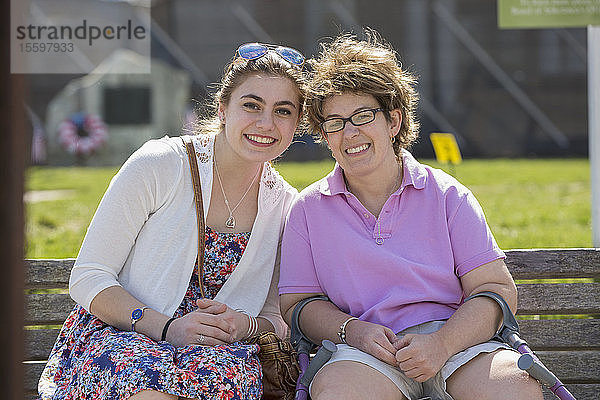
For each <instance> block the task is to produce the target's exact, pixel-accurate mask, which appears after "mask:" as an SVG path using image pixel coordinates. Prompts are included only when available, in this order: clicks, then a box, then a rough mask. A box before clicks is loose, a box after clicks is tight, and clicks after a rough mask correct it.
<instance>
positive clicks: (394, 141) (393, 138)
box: [390, 135, 396, 143]
mask: <svg viewBox="0 0 600 400" xmlns="http://www.w3.org/2000/svg"><path fill="white" fill-rule="evenodd" d="M390 141H391V142H392V143H396V135H394V136H392V137H390Z"/></svg>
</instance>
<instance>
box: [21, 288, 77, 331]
mask: <svg viewBox="0 0 600 400" xmlns="http://www.w3.org/2000/svg"><path fill="white" fill-rule="evenodd" d="M74 305H75V302H74V301H73V300H72V299H71V297H70V296H69V295H68V294H59V293H45V294H27V295H25V323H26V324H28V325H62V323H63V322H64V321H65V319H66V318H67V316H68V315H69V313H70V312H71V310H72V309H73V306H74Z"/></svg>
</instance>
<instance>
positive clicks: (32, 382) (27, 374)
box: [23, 362, 46, 393]
mask: <svg viewBox="0 0 600 400" xmlns="http://www.w3.org/2000/svg"><path fill="white" fill-rule="evenodd" d="M45 366H46V363H45V362H26V363H24V365H23V367H24V368H23V374H24V377H23V382H24V386H23V387H24V388H25V391H26V392H36V393H37V385H38V381H39V380H40V376H41V375H42V371H43V370H44V367H45Z"/></svg>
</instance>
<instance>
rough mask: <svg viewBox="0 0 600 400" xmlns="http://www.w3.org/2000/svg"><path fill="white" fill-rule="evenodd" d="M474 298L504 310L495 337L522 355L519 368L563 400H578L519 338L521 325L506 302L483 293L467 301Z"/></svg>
mask: <svg viewBox="0 0 600 400" xmlns="http://www.w3.org/2000/svg"><path fill="white" fill-rule="evenodd" d="M474 297H488V298H490V299H492V300H494V301H496V303H498V305H499V306H500V308H501V309H502V326H501V327H500V329H499V330H498V332H497V333H496V335H495V336H494V338H495V339H497V340H500V341H502V342H505V343H507V344H508V345H509V346H510V347H512V348H513V349H515V350H517V351H518V352H519V353H521V357H520V358H519V361H518V363H517V365H518V367H519V368H520V369H522V370H524V371H527V372H528V373H529V375H531V376H532V377H533V378H534V379H536V380H537V381H539V382H540V383H542V384H544V385H546V386H548V387H549V388H550V390H551V391H552V393H554V394H555V395H556V396H557V397H558V398H559V399H561V400H576V399H575V396H573V395H572V394H571V392H569V391H568V390H567V388H566V387H565V385H564V384H563V383H562V382H561V381H560V380H559V379H558V378H557V377H556V376H555V375H554V374H553V373H552V372H550V370H548V368H546V366H545V365H544V364H543V363H542V362H541V361H540V360H539V359H538V358H537V356H536V355H535V354H534V353H533V351H532V350H531V349H530V348H529V345H528V344H527V342H526V341H524V340H523V339H521V337H519V324H517V320H516V319H515V316H514V315H513V313H512V312H511V311H510V308H509V307H508V304H506V301H505V300H504V299H503V298H502V296H500V295H499V294H497V293H494V292H481V293H477V294H474V295H472V296H469V297H467V298H466V299H465V302H466V301H467V300H470V299H472V298H474Z"/></svg>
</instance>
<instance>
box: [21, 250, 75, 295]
mask: <svg viewBox="0 0 600 400" xmlns="http://www.w3.org/2000/svg"><path fill="white" fill-rule="evenodd" d="M74 262H75V259H74V258H67V259H64V260H25V265H26V266H27V270H28V273H27V275H26V282H25V287H26V288H27V289H46V288H65V289H66V288H67V287H68V286H69V275H70V274H71V268H73V263H74Z"/></svg>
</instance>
